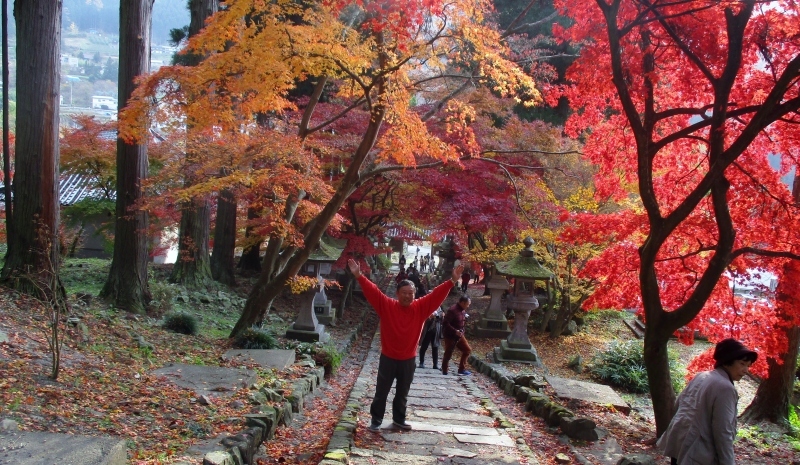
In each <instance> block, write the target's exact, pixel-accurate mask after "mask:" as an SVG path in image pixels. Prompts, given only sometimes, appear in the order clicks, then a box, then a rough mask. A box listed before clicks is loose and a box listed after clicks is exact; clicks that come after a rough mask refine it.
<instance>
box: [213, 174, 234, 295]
mask: <svg viewBox="0 0 800 465" xmlns="http://www.w3.org/2000/svg"><path fill="white" fill-rule="evenodd" d="M235 249H236V196H235V195H234V194H233V192H232V191H230V190H228V189H223V190H222V191H220V193H219V197H218V198H217V221H216V223H215V224H214V250H213V252H212V253H211V276H212V277H213V278H214V279H215V280H216V281H219V282H221V283H222V284H227V285H228V286H235V285H236V278H235V277H234V268H235V265H234V257H233V255H234V251H235Z"/></svg>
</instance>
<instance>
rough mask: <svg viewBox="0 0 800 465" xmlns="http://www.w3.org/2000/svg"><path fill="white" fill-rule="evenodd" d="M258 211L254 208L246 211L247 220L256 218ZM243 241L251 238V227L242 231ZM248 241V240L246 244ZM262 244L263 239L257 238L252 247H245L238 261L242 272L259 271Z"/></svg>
mask: <svg viewBox="0 0 800 465" xmlns="http://www.w3.org/2000/svg"><path fill="white" fill-rule="evenodd" d="M258 217H259V216H258V211H257V210H256V209H255V208H252V207H250V208H248V209H247V219H248V220H254V219H256V218H258ZM244 237H245V239H247V238H250V237H253V227H252V226H248V227H247V228H245V231H244ZM249 241H250V240H249V239H248V242H249ZM262 242H264V238H263V237H260V236H259V237H258V238H257V239H256V240H255V242H254V243H253V245H251V246H249V247H246V248H245V249H244V251H243V252H242V258H240V259H239V269H240V270H241V271H243V272H246V271H261V243H262Z"/></svg>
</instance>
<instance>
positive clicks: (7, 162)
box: [1, 0, 14, 244]
mask: <svg viewBox="0 0 800 465" xmlns="http://www.w3.org/2000/svg"><path fill="white" fill-rule="evenodd" d="M1 7H2V8H3V12H2V21H3V32H2V34H3V45H2V46H3V203H4V206H5V208H6V224H5V230H6V233H8V230H9V229H10V228H11V223H13V222H14V221H13V217H14V215H13V208H12V204H11V139H10V135H9V131H10V129H9V123H8V0H2V6H1ZM8 239H9V238H8V237H6V244H7V243H8Z"/></svg>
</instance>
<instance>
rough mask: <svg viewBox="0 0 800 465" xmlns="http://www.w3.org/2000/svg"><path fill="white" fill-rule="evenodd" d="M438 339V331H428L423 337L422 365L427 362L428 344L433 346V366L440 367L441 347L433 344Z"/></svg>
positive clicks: (421, 346) (420, 347) (420, 360)
mask: <svg viewBox="0 0 800 465" xmlns="http://www.w3.org/2000/svg"><path fill="white" fill-rule="evenodd" d="M434 339H436V331H428V332H427V333H425V335H424V336H423V337H422V342H421V345H420V346H419V364H420V366H422V365H423V364H424V363H425V352H427V351H428V346H431V355H433V367H434V368H438V367H439V348H438V347H436V346H435V345H433V340H434Z"/></svg>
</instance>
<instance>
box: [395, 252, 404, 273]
mask: <svg viewBox="0 0 800 465" xmlns="http://www.w3.org/2000/svg"><path fill="white" fill-rule="evenodd" d="M397 263H398V264H399V265H400V269H401V270H402V269H403V268H405V267H406V256H405V255H403V254H400V259H398V260H397Z"/></svg>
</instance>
